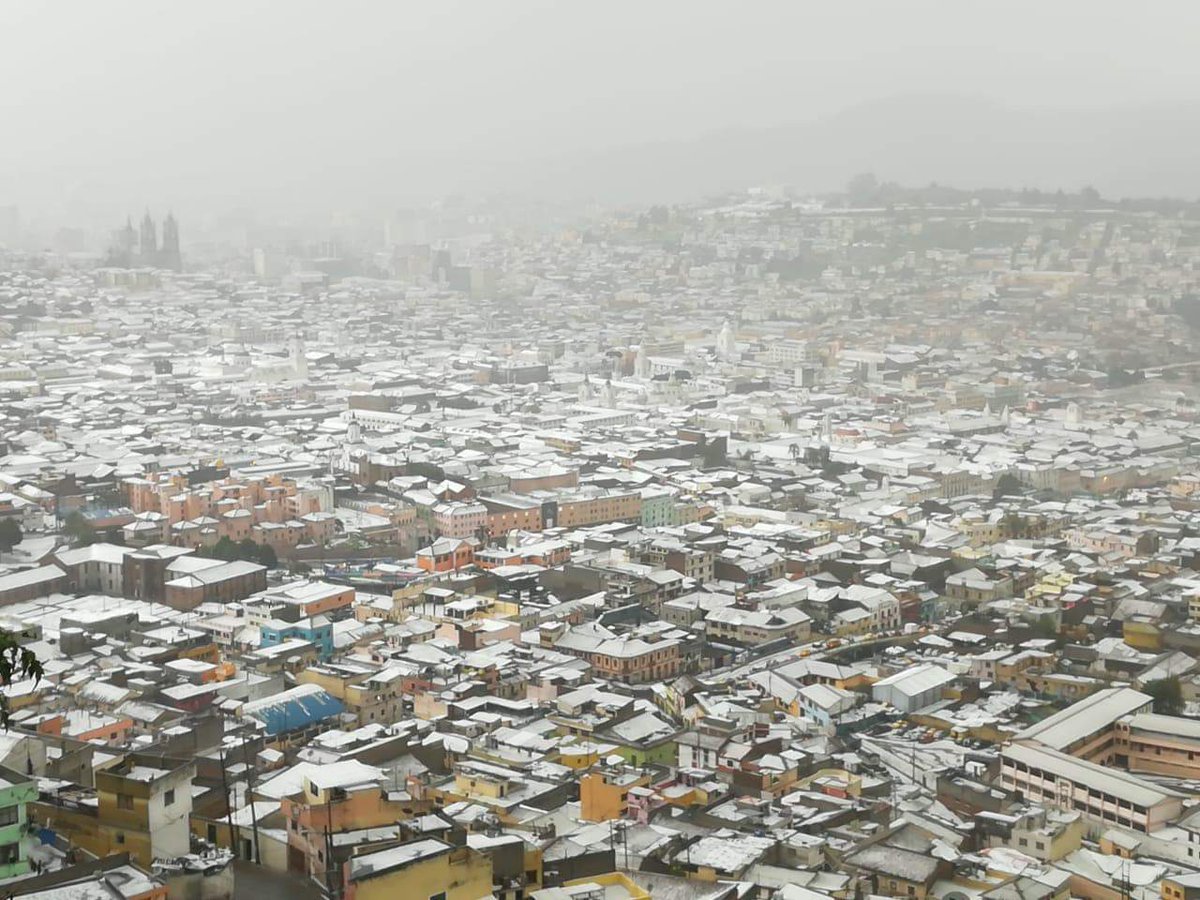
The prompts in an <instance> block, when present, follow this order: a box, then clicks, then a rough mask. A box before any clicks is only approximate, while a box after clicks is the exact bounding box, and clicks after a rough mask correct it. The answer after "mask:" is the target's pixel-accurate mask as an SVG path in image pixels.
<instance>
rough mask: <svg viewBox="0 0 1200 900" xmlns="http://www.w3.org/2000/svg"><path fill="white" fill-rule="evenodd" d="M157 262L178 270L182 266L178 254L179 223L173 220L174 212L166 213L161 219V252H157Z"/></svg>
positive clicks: (165, 267)
mask: <svg viewBox="0 0 1200 900" xmlns="http://www.w3.org/2000/svg"><path fill="white" fill-rule="evenodd" d="M159 264H160V265H161V266H162V267H163V268H164V269H173V270H174V271H176V272H178V271H179V270H180V269H182V268H183V257H182V256H180V254H179V223H178V222H176V221H175V214H174V213H167V217H166V218H165V219H164V220H163V230H162V253H161V254H159Z"/></svg>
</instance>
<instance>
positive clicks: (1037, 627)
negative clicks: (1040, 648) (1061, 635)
mask: <svg viewBox="0 0 1200 900" xmlns="http://www.w3.org/2000/svg"><path fill="white" fill-rule="evenodd" d="M1033 633H1034V634H1036V635H1037V636H1038V637H1040V638H1045V639H1047V640H1052V639H1054V638H1057V637H1058V622H1057V621H1056V620H1055V618H1054V616H1052V615H1051V614H1050V613H1046V614H1045V615H1044V616H1041V617H1039V618H1038V620H1037V621H1036V622H1034V623H1033Z"/></svg>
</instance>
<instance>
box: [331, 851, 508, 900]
mask: <svg viewBox="0 0 1200 900" xmlns="http://www.w3.org/2000/svg"><path fill="white" fill-rule="evenodd" d="M364 849H366V848H364ZM343 896H344V897H345V900H394V898H397V897H400V898H403V900H427V898H428V900H478V898H481V897H490V896H492V861H491V858H490V857H488V856H487V855H485V854H483V853H477V852H476V851H474V850H471V849H470V848H469V847H455V846H452V845H451V844H447V843H446V842H445V841H439V840H437V839H435V838H423V839H421V840H416V841H409V842H408V843H406V844H396V845H393V846H390V847H385V848H383V849H375V850H366V852H360V853H358V854H356V855H355V856H353V857H351V858H350V859H349V860H348V861H347V862H346V868H345V892H344V894H343Z"/></svg>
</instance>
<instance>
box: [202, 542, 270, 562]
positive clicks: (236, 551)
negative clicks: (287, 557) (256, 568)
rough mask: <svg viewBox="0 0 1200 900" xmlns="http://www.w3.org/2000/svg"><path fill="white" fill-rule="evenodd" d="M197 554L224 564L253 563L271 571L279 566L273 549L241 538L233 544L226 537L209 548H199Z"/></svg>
mask: <svg viewBox="0 0 1200 900" xmlns="http://www.w3.org/2000/svg"><path fill="white" fill-rule="evenodd" d="M197 552H198V555H200V556H206V557H209V558H211V559H222V560H225V561H226V562H233V561H234V560H237V559H240V560H245V561H246V562H254V563H258V564H259V565H263V566H266V567H267V568H268V569H272V568H274V567H275V566H277V565H279V558H278V556H277V555H276V553H275V551H274V549H272V548H271V547H268V546H267V545H266V544H256V543H255V542H254V541H252V540H250V538H243V539H242V540H240V541H237V542H234V541H233V540H231V539H230V538H228V537H223V538H221V539H220V540H219V541H217V542H216V543H215V544H213V545H212V546H211V547H201V548H200V550H199V551H197Z"/></svg>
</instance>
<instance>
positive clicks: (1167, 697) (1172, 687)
mask: <svg viewBox="0 0 1200 900" xmlns="http://www.w3.org/2000/svg"><path fill="white" fill-rule="evenodd" d="M1143 690H1145V692H1146V693H1147V694H1149V695H1150V696H1151V697H1153V698H1154V711H1155V712H1156V713H1160V714H1162V715H1164V716H1177V715H1179V714H1180V713H1181V712H1183V686H1182V685H1181V684H1180V683H1179V678H1178V677H1177V676H1174V675H1173V676H1171V677H1170V678H1159V679H1157V680H1155V681H1150V682H1147V683H1146V685H1145V687H1144V688H1143Z"/></svg>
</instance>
